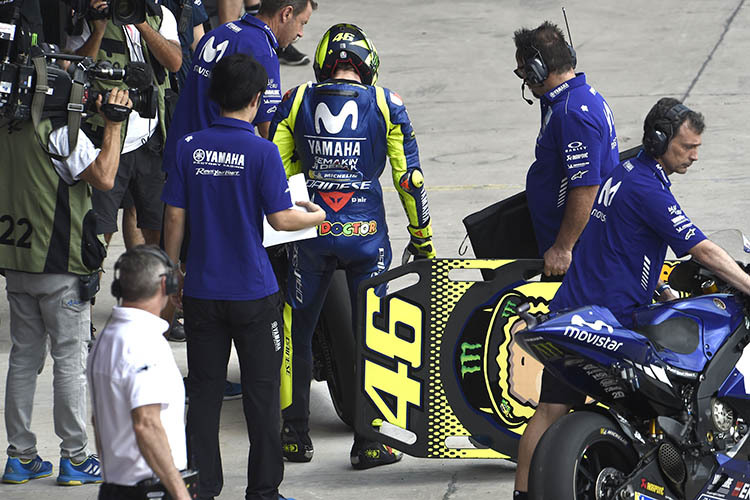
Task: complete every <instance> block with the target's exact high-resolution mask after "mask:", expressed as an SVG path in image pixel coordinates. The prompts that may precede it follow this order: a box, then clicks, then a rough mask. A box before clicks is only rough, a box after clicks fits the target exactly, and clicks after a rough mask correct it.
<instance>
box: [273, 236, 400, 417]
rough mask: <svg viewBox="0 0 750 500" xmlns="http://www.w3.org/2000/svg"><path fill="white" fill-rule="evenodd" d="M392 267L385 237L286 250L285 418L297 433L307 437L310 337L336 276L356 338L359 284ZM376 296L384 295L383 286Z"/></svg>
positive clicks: (326, 239)
mask: <svg viewBox="0 0 750 500" xmlns="http://www.w3.org/2000/svg"><path fill="white" fill-rule="evenodd" d="M390 264H391V244H390V241H389V240H388V236H387V233H386V232H385V231H383V232H382V233H381V234H375V235H373V236H372V237H360V236H352V237H345V236H338V237H336V236H320V237H318V238H315V239H313V240H305V241H300V242H296V243H293V244H292V245H290V248H289V274H288V281H287V292H286V296H287V303H288V304H289V305H290V306H291V307H292V324H291V326H290V328H291V332H292V352H293V357H292V404H291V406H289V407H288V408H286V409H285V410H284V412H283V416H284V422H285V423H287V424H290V425H292V426H293V427H294V428H295V429H297V430H298V431H302V432H307V431H308V419H309V417H310V382H311V380H312V337H313V332H314V330H315V325H316V324H317V322H318V317H319V316H320V311H321V308H322V307H323V302H324V301H325V298H326V293H327V292H328V287H329V285H330V283H331V278H332V276H333V273H334V271H335V270H336V269H338V268H343V269H344V270H345V272H346V281H347V284H348V285H349V295H350V297H349V298H350V301H351V310H352V323H353V325H352V332H354V331H356V329H355V326H356V322H357V320H358V315H357V312H356V311H357V308H356V305H357V289H358V287H359V284H360V283H361V282H362V281H363V280H365V279H367V278H371V277H374V276H377V275H378V274H380V273H382V272H384V271H385V270H386V269H388V267H389V266H390ZM376 293H378V294H379V295H380V294H383V293H385V285H383V286H382V287H380V288H379V289H378V290H377V291H376ZM351 361H352V363H353V362H354V360H351Z"/></svg>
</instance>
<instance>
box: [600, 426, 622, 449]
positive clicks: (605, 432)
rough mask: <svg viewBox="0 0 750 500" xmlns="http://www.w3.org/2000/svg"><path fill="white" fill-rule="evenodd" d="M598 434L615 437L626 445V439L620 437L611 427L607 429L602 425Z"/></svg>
mask: <svg viewBox="0 0 750 500" xmlns="http://www.w3.org/2000/svg"><path fill="white" fill-rule="evenodd" d="M599 434H601V435H602V436H609V437H611V438H615V439H616V440H618V441H619V442H621V443H622V444H624V445H625V446H627V445H628V440H627V439H625V438H624V437H622V436H621V435H620V434H619V433H618V432H615V431H613V430H612V429H607V428H606V427H602V428H600V429H599Z"/></svg>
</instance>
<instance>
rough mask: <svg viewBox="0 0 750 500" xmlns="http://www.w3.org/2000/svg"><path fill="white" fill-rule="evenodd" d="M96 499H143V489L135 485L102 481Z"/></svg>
mask: <svg viewBox="0 0 750 500" xmlns="http://www.w3.org/2000/svg"><path fill="white" fill-rule="evenodd" d="M97 498H98V500H143V490H141V488H138V487H137V486H122V485H119V484H112V483H102V485H101V486H100V487H99V496H98V497H97Z"/></svg>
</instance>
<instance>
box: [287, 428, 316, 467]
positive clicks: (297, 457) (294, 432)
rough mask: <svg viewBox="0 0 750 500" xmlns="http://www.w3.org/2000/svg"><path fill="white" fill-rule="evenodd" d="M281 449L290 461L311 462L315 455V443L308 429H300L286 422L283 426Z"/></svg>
mask: <svg viewBox="0 0 750 500" xmlns="http://www.w3.org/2000/svg"><path fill="white" fill-rule="evenodd" d="M281 449H282V453H283V454H284V457H285V458H286V459H287V460H289V461H290V462H309V461H310V460H312V457H313V452H314V450H313V445H312V440H311V439H310V435H309V434H308V433H307V431H299V430H298V429H296V428H295V427H294V426H292V425H290V424H287V423H284V425H283V426H282V427H281Z"/></svg>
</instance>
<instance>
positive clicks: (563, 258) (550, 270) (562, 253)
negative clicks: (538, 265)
mask: <svg viewBox="0 0 750 500" xmlns="http://www.w3.org/2000/svg"><path fill="white" fill-rule="evenodd" d="M572 259H573V252H572V251H570V250H567V249H564V248H560V247H559V246H557V245H552V246H551V247H550V248H549V250H547V251H546V252H544V275H545V276H562V275H563V274H565V273H566V272H567V271H568V268H569V267H570V261H571V260H572Z"/></svg>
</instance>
